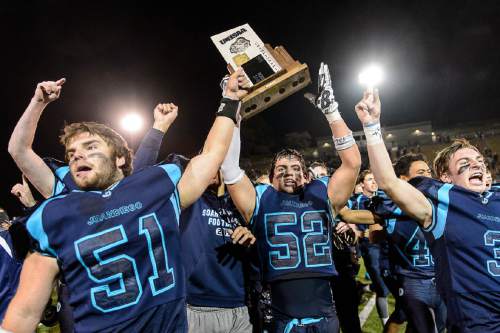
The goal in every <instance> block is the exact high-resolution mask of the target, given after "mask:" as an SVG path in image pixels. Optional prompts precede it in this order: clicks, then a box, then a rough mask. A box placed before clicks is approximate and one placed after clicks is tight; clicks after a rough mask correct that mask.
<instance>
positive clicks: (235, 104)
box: [177, 69, 246, 208]
mask: <svg viewBox="0 0 500 333" xmlns="http://www.w3.org/2000/svg"><path fill="white" fill-rule="evenodd" d="M242 80H244V75H243V71H242V70H241V69H239V70H237V71H236V72H234V73H233V74H232V75H231V77H230V79H229V81H228V84H227V86H226V89H225V93H224V96H225V97H224V98H223V99H222V101H221V105H220V107H219V110H218V112H217V117H216V119H215V122H214V124H213V125H212V128H211V129H210V132H209V133H208V137H207V140H206V141H205V145H204V146H203V151H202V153H201V154H200V155H198V156H196V157H194V158H192V159H191V161H190V162H189V164H188V166H187V167H186V171H185V172H184V174H183V175H182V177H181V179H180V181H179V184H178V186H177V188H178V190H179V196H180V202H181V207H182V208H186V207H189V205H191V204H192V203H193V202H195V201H196V200H197V199H198V198H199V197H200V196H201V195H202V194H203V192H204V191H205V189H206V188H207V186H208V185H209V184H210V182H211V180H212V179H213V177H214V176H215V175H216V173H217V172H218V170H219V168H220V166H221V164H222V161H223V160H224V156H226V153H227V150H228V148H229V144H230V143H231V138H232V135H233V129H234V125H235V124H236V123H237V117H239V110H240V107H241V102H240V99H241V98H242V97H243V96H245V94H246V91H245V90H242V89H240V85H239V82H238V81H240V82H242Z"/></svg>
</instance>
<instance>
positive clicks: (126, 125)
mask: <svg viewBox="0 0 500 333" xmlns="http://www.w3.org/2000/svg"><path fill="white" fill-rule="evenodd" d="M143 122H144V121H143V119H142V117H141V116H140V115H139V114H137V113H129V114H127V115H126V116H125V117H123V119H122V120H121V126H122V128H123V129H124V130H125V131H127V132H131V133H135V132H137V131H139V130H140V129H141V128H142V125H143Z"/></svg>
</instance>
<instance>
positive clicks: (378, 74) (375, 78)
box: [358, 65, 384, 88]
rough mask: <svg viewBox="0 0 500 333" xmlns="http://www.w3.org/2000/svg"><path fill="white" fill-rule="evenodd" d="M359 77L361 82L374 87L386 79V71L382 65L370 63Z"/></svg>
mask: <svg viewBox="0 0 500 333" xmlns="http://www.w3.org/2000/svg"><path fill="white" fill-rule="evenodd" d="M358 79H359V83H360V84H362V85H364V86H366V87H368V88H374V87H376V86H378V85H379V84H380V83H382V81H383V80H384V72H383V71H382V68H381V67H380V66H378V65H370V66H367V67H365V68H364V69H363V70H362V71H361V72H360V73H359V76H358Z"/></svg>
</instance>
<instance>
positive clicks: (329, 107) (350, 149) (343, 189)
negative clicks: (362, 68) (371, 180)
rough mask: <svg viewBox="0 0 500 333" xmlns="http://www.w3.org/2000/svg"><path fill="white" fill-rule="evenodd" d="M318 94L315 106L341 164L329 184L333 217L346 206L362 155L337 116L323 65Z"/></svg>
mask: <svg viewBox="0 0 500 333" xmlns="http://www.w3.org/2000/svg"><path fill="white" fill-rule="evenodd" d="M318 93H319V95H318V99H317V100H316V106H317V107H318V108H319V109H320V110H321V111H322V112H323V114H324V115H325V117H326V119H327V121H328V124H329V125H330V129H331V131H332V135H333V142H334V144H335V148H336V149H337V152H338V154H339V156H340V159H341V161H342V164H341V165H340V167H339V168H338V169H337V170H336V171H335V172H334V174H333V175H332V177H330V180H329V182H328V197H329V199H330V201H331V203H332V206H333V209H334V211H335V213H338V212H339V211H340V210H341V209H342V208H343V207H344V206H345V204H346V202H347V200H348V199H349V197H350V196H351V194H352V190H353V189H354V185H355V184H356V178H357V177H358V173H359V168H360V167H361V155H360V154H359V149H358V146H357V145H356V142H355V141H354V137H353V136H352V132H351V130H350V129H349V128H348V127H347V125H346V123H345V122H344V120H343V119H342V117H341V115H340V112H339V105H338V103H337V102H336V101H335V97H334V95H333V88H332V81H331V77H330V71H329V69H328V65H326V64H324V63H321V66H320V69H319V84H318Z"/></svg>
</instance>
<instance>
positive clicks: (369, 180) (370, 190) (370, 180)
mask: <svg viewBox="0 0 500 333" xmlns="http://www.w3.org/2000/svg"><path fill="white" fill-rule="evenodd" d="M361 185H362V187H363V193H364V194H365V195H367V196H371V195H373V194H374V193H375V192H377V190H378V185H377V182H376V181H375V177H373V174H371V173H369V174H367V175H366V176H365V178H364V179H363V182H362V183H361Z"/></svg>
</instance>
